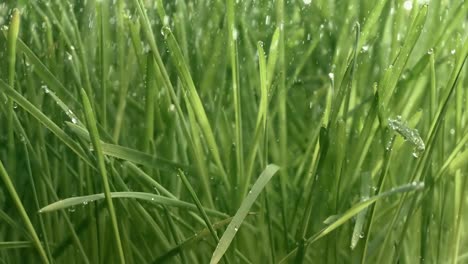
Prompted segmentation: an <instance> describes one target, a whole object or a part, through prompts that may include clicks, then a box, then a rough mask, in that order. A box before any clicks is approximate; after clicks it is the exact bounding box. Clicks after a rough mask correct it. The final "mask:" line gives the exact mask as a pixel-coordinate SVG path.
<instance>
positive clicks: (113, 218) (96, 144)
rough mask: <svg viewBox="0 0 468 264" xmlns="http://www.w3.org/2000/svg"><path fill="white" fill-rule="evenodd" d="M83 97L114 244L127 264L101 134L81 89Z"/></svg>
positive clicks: (84, 93)
mask: <svg viewBox="0 0 468 264" xmlns="http://www.w3.org/2000/svg"><path fill="white" fill-rule="evenodd" d="M81 97H82V101H83V109H84V112H85V117H86V123H87V125H88V129H89V131H90V133H89V134H90V137H91V142H92V144H93V147H94V149H95V151H96V156H97V161H98V168H99V173H100V174H101V179H102V184H103V187H104V194H105V196H106V197H105V198H106V202H107V207H108V210H109V214H110V218H111V224H112V229H113V232H114V239H115V241H114V243H115V245H116V246H117V252H118V254H119V258H120V262H121V263H125V256H124V252H123V248H122V242H121V241H120V234H119V228H118V225H117V217H116V214H115V209H114V204H113V203H112V199H111V193H110V187H109V181H108V179H107V171H106V165H105V164H104V154H103V152H102V147H101V142H100V139H99V133H98V130H97V126H96V119H95V117H94V114H93V109H92V108H91V103H90V102H89V99H88V96H87V95H86V92H85V90H83V89H81Z"/></svg>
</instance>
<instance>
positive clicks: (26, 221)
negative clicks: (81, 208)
mask: <svg viewBox="0 0 468 264" xmlns="http://www.w3.org/2000/svg"><path fill="white" fill-rule="evenodd" d="M0 177H1V178H2V180H3V182H4V183H5V186H6V188H7V190H8V192H9V193H10V196H11V198H12V199H13V202H14V204H15V206H16V209H17V210H18V211H19V213H20V215H21V218H22V220H23V221H24V224H25V225H26V229H27V230H28V232H29V235H31V237H32V242H33V243H34V246H35V247H36V249H37V251H38V253H39V256H40V258H41V261H42V262H44V263H49V259H48V258H47V254H46V252H45V250H44V248H43V247H42V244H41V240H40V239H39V236H38V235H37V233H36V230H35V229H34V226H33V224H32V223H31V220H30V219H29V216H28V213H27V212H26V210H25V209H24V206H23V203H22V202H21V199H20V197H19V196H18V193H17V192H16V189H15V186H14V185H13V182H12V181H11V179H10V176H9V175H8V173H7V171H6V170H5V167H3V163H2V162H1V161H0Z"/></svg>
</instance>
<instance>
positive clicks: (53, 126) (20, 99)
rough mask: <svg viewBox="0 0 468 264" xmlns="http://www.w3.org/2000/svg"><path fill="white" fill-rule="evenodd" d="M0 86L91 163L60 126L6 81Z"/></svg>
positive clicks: (1, 82)
mask: <svg viewBox="0 0 468 264" xmlns="http://www.w3.org/2000/svg"><path fill="white" fill-rule="evenodd" d="M0 88H1V89H2V90H3V92H4V93H5V94H6V95H7V96H8V97H10V98H11V99H12V100H14V101H15V102H16V103H17V104H18V105H19V106H21V107H22V108H23V109H24V110H26V111H27V112H29V113H30V114H31V115H32V116H34V118H35V119H36V120H37V121H39V122H40V123H41V124H43V125H44V126H45V127H46V128H47V129H49V130H50V131H51V132H52V133H54V134H55V135H56V136H57V137H58V138H59V139H60V140H62V141H63V143H65V145H67V146H68V147H69V148H70V149H71V150H73V152H75V153H76V154H77V155H78V156H79V157H80V158H81V159H82V160H83V161H85V162H86V163H88V164H90V165H91V162H90V161H89V159H88V158H87V157H86V154H85V153H84V151H83V150H82V149H81V147H80V146H79V145H78V144H77V143H76V142H75V141H73V139H71V138H70V136H68V135H67V133H65V132H64V131H63V130H62V129H60V127H58V126H57V125H56V124H55V123H54V122H53V121H52V120H50V119H49V118H48V117H47V116H46V115H45V114H44V113H42V112H41V111H40V110H39V109H38V108H36V107H35V106H34V105H33V104H31V103H30V102H29V101H28V100H27V99H26V98H24V97H23V96H22V95H21V94H19V93H18V92H16V91H15V90H13V89H12V88H11V87H9V86H8V85H7V84H6V83H4V82H3V81H2V80H0Z"/></svg>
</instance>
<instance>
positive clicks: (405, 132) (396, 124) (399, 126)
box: [388, 116, 426, 158]
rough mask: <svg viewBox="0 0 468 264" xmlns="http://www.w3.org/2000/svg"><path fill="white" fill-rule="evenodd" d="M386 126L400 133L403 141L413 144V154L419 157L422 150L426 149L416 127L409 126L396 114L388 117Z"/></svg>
mask: <svg viewBox="0 0 468 264" xmlns="http://www.w3.org/2000/svg"><path fill="white" fill-rule="evenodd" d="M388 126H389V127H390V128H391V129H392V130H393V131H395V132H397V133H398V134H400V135H401V136H402V137H403V139H404V140H405V141H408V142H410V143H411V144H412V145H413V146H414V149H413V153H412V154H413V156H414V157H415V158H419V156H420V155H421V153H422V152H424V150H425V149H426V145H425V144H424V141H423V140H422V138H421V137H420V136H419V132H418V130H417V129H412V128H409V127H408V125H407V124H406V122H404V121H403V120H402V118H401V116H397V117H396V118H395V119H392V118H389V119H388Z"/></svg>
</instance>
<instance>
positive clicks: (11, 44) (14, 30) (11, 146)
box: [7, 8, 20, 171]
mask: <svg viewBox="0 0 468 264" xmlns="http://www.w3.org/2000/svg"><path fill="white" fill-rule="evenodd" d="M19 28H20V12H19V10H18V9H16V8H15V9H13V13H12V15H11V22H10V27H9V28H8V84H9V85H10V87H12V88H14V87H15V65H16V41H17V39H18V33H19ZM13 104H14V102H13V100H11V99H10V100H9V101H8V105H7V111H8V113H7V127H13V115H14V111H13V107H14V105H13ZM7 146H8V152H10V153H11V154H10V155H11V156H12V158H10V159H8V165H7V166H8V167H9V169H10V170H11V171H15V168H16V159H15V158H14V157H13V156H16V154H15V153H16V147H15V137H14V130H13V129H9V130H8V143H7Z"/></svg>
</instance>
